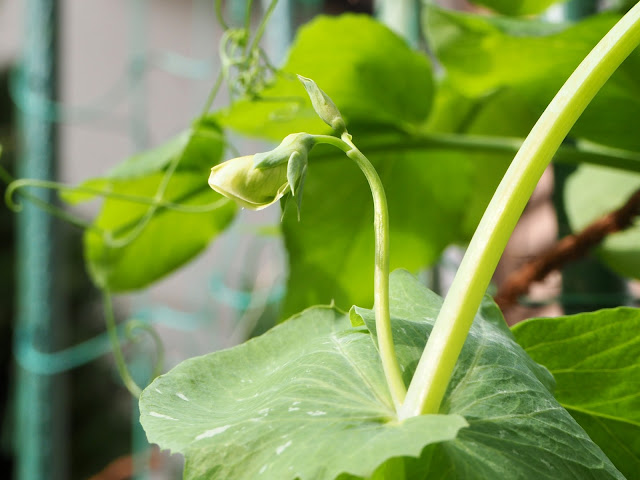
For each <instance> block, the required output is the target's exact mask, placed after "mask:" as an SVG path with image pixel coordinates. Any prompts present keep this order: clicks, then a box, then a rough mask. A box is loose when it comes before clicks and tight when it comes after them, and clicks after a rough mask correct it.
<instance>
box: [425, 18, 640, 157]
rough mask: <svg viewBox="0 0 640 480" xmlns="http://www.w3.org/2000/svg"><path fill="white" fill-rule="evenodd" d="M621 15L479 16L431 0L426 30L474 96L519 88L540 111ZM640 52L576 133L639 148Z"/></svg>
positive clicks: (596, 101)
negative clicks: (556, 18)
mask: <svg viewBox="0 0 640 480" xmlns="http://www.w3.org/2000/svg"><path fill="white" fill-rule="evenodd" d="M619 18H620V17H619V16H617V15H615V14H602V15H599V16H595V17H591V18H588V19H586V20H583V21H581V22H580V23H577V24H573V25H558V24H548V23H544V22H541V21H538V20H536V21H530V20H515V19H504V18H496V17H480V16H473V15H469V14H462V13H456V12H453V11H447V10H442V9H439V8H436V7H430V8H429V10H428V14H427V15H426V19H427V20H426V25H425V27H426V28H425V31H426V32H427V34H428V37H429V42H430V45H431V46H432V47H433V49H434V50H435V53H436V55H437V57H438V59H439V60H440V62H441V63H442V64H443V66H444V68H445V70H446V72H447V74H448V76H449V78H450V79H451V81H452V82H453V83H454V85H455V86H456V88H458V89H459V90H460V91H461V92H463V93H465V94H467V95H469V96H472V97H473V96H478V95H484V94H486V93H487V92H491V91H493V90H495V89H498V88H504V87H508V88H512V89H514V90H516V91H517V92H518V93H519V94H520V95H522V97H523V98H524V99H526V101H527V102H528V103H529V104H530V105H531V108H532V109H533V111H534V113H536V116H539V115H540V114H541V113H542V111H543V110H544V108H545V107H546V106H547V105H548V103H549V102H550V100H551V99H552V98H553V96H554V95H555V94H556V92H557V91H558V89H559V88H560V87H561V86H562V84H563V83H564V82H565V81H566V79H567V78H568V77H569V75H570V74H571V73H572V71H573V70H574V69H575V68H576V67H577V66H578V64H579V63H580V61H582V59H583V58H584V57H585V56H586V55H587V53H588V52H589V51H590V50H591V48H593V46H595V44H596V43H597V42H598V41H599V40H600V39H601V38H602V37H603V36H604V35H605V34H606V33H607V31H608V30H609V29H610V28H611V27H612V26H613V25H614V23H615V22H616V21H617V20H618V19H619ZM639 77H640V52H639V51H638V50H636V51H635V52H634V53H632V54H631V55H630V57H629V58H628V59H627V60H626V61H625V62H624V63H623V64H622V65H621V67H620V68H619V69H618V71H617V72H616V73H615V74H614V75H613V76H612V77H611V79H610V80H609V81H608V82H607V84H606V85H605V86H604V87H603V88H602V90H601V91H600V92H599V93H598V95H597V96H596V97H595V99H594V100H593V102H592V103H591V104H590V105H589V107H588V108H587V109H586V110H585V112H584V113H583V115H582V116H581V118H580V119H579V120H578V122H577V123H576V125H575V127H574V128H573V130H572V132H571V135H572V136H574V137H582V138H586V139H589V140H591V141H594V142H598V143H604V144H607V145H612V146H616V147H619V148H627V149H630V150H638V149H640V136H638V135H636V131H635V122H636V118H637V112H638V111H639V110H640V83H638V81H637V79H638V78H639Z"/></svg>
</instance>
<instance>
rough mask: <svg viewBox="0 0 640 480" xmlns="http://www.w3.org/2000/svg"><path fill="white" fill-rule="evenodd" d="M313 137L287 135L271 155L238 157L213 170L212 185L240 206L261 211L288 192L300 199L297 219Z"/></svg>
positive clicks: (268, 153)
mask: <svg viewBox="0 0 640 480" xmlns="http://www.w3.org/2000/svg"><path fill="white" fill-rule="evenodd" d="M314 144H315V140H314V138H313V136H312V135H309V134H306V133H296V134H292V135H288V136H287V137H285V139H284V140H283V141H282V142H281V143H280V145H278V146H277V147H276V148H274V149H273V150H271V151H269V152H264V153H257V154H255V155H250V156H246V157H239V158H234V159H232V160H229V161H227V162H224V163H221V164H220V165H216V166H215V167H213V168H212V169H211V175H210V176H209V186H210V187H211V188H213V189H214V190H215V191H216V192H218V193H220V194H222V195H224V196H225V197H227V198H231V199H233V200H235V201H236V202H237V203H239V204H240V205H241V206H243V207H246V208H250V209H253V210H260V209H263V208H265V207H268V206H269V205H271V204H273V203H275V202H276V201H278V200H279V199H281V198H282V197H283V196H284V195H286V194H287V193H291V194H292V195H293V196H294V197H297V200H298V201H297V206H298V217H299V216H300V201H301V197H302V187H303V185H304V179H305V176H306V173H307V159H308V156H309V151H310V150H311V148H313V145H314Z"/></svg>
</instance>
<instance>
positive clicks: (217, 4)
mask: <svg viewBox="0 0 640 480" xmlns="http://www.w3.org/2000/svg"><path fill="white" fill-rule="evenodd" d="M215 11H216V18H217V19H218V23H219V24H220V26H221V27H222V28H223V29H224V30H229V25H227V22H225V21H224V16H223V15H222V0H216V2H215Z"/></svg>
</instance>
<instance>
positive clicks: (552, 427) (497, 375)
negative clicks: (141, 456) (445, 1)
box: [7, 0, 640, 480]
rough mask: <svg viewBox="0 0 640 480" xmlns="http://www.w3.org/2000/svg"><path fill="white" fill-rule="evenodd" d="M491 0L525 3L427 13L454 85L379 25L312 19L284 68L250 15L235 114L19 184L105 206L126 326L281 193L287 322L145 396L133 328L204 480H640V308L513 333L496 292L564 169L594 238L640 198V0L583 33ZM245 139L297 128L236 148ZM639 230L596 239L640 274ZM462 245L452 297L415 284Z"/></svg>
mask: <svg viewBox="0 0 640 480" xmlns="http://www.w3.org/2000/svg"><path fill="white" fill-rule="evenodd" d="M477 3H481V4H483V5H486V6H488V7H490V8H493V9H494V10H496V11H497V12H499V13H501V14H502V15H493V16H490V15H485V16H475V15H470V14H461V13H458V12H453V11H447V10H444V9H441V8H439V7H436V6H433V5H429V6H428V7H426V9H427V15H425V20H424V22H425V31H426V32H427V35H428V42H429V45H430V46H431V47H432V49H433V53H434V55H435V56H436V57H437V59H438V61H439V63H440V64H441V65H442V69H443V72H442V73H440V74H438V75H435V74H434V73H433V71H432V68H431V64H430V61H429V59H428V58H427V57H426V56H425V55H423V54H422V53H420V52H416V51H414V50H412V49H411V48H410V47H409V46H407V45H406V43H405V42H404V41H403V40H402V39H401V38H399V37H398V36H396V35H395V34H394V33H392V32H391V31H390V30H388V29H387V28H386V27H384V26H383V25H381V24H379V23H377V22H376V21H374V20H372V19H371V18H369V17H365V16H358V15H343V16H340V17H318V18H316V19H314V20H313V21H312V22H311V23H310V24H308V25H306V26H305V27H303V28H302V29H301V30H300V32H299V34H298V37H297V39H296V41H295V42H294V44H293V46H292V48H291V52H290V54H289V57H288V60H287V62H286V64H285V66H284V67H283V68H282V69H275V68H274V67H272V66H271V65H269V64H268V62H267V64H265V63H264V62H265V60H264V56H263V55H262V53H261V51H260V49H259V46H258V41H259V37H260V35H261V34H262V31H263V30H264V29H263V26H264V22H263V23H262V24H261V25H260V28H259V29H258V31H257V33H256V35H255V36H254V37H253V38H250V36H249V32H248V29H246V28H245V29H238V30H233V29H229V30H228V31H227V34H226V35H225V37H224V39H223V45H222V48H221V52H222V54H223V59H225V62H223V64H224V65H225V66H226V69H225V70H224V75H223V76H226V77H227V78H228V79H229V78H233V79H234V83H233V92H234V94H236V99H235V101H234V102H233V103H232V104H231V105H230V106H229V107H228V108H226V109H223V110H220V111H217V112H214V113H209V106H210V103H211V102H210V101H208V102H207V106H206V108H205V113H204V114H203V115H202V116H201V117H199V118H198V119H197V120H196V121H195V122H194V123H193V125H192V126H191V128H189V129H188V130H187V131H186V132H184V133H183V134H181V135H180V136H178V137H176V138H175V139H173V140H171V141H170V142H168V143H166V144H164V145H162V146H161V147H159V148H157V149H154V150H152V151H149V152H145V153H142V154H140V155H137V156H135V157H132V158H130V159H129V160H127V161H126V162H125V163H123V164H121V165H120V166H119V167H117V168H116V169H115V170H113V171H112V172H111V173H110V174H109V175H107V176H106V177H104V178H98V179H92V180H88V181H87V182H85V183H84V184H82V185H80V186H78V187H62V186H60V185H56V184H50V183H49V182H37V181H34V180H17V181H15V182H13V183H12V184H11V186H10V187H9V189H8V191H7V200H8V203H9V204H10V205H13V206H14V207H16V208H18V207H19V204H18V203H16V201H15V200H14V194H16V193H20V194H21V195H22V196H23V197H25V199H28V198H29V194H28V190H27V187H31V188H33V187H44V188H57V189H62V190H63V192H62V197H63V199H64V200H65V201H67V202H69V203H75V202H80V201H85V200H87V199H89V198H93V197H95V196H103V197H105V201H104V204H103V208H102V210H101V212H100V214H99V215H98V217H97V218H96V219H95V220H94V222H92V223H91V224H86V225H83V227H84V228H86V231H85V238H84V245H85V258H86V262H87V266H88V270H89V272H90V274H91V276H92V279H93V280H94V282H95V283H96V285H98V286H99V287H100V288H101V289H102V291H103V292H104V293H105V300H106V303H105V304H106V306H107V307H106V313H107V315H106V316H107V319H108V321H110V322H111V323H110V325H109V328H110V331H114V329H115V327H114V325H113V314H112V312H111V307H110V305H111V301H110V296H111V294H112V293H117V292H122V291H128V290H134V289H139V288H143V287H145V286H147V285H149V284H151V283H153V282H154V281H156V280H157V279H159V278H161V277H162V276H164V275H166V274H168V273H169V272H171V271H173V270H174V269H176V268H177V267H179V266H180V265H182V264H184V263H185V262H186V261H188V260H190V259H192V258H193V257H194V256H195V255H196V254H197V253H198V252H200V251H201V250H203V249H204V248H205V247H206V246H207V245H208V244H209V243H210V242H211V241H212V239H213V238H215V236H216V235H218V234H219V233H220V232H222V231H223V230H224V229H225V228H226V227H227V226H228V225H229V224H230V222H231V221H232V219H233V218H234V217H235V215H236V214H237V210H238V207H243V208H247V209H253V210H259V209H263V208H267V207H269V206H271V205H273V204H275V203H278V202H279V203H280V205H281V207H282V211H283V217H282V233H283V237H284V240H285V245H286V247H287V250H288V252H289V257H290V258H289V262H290V264H289V270H290V275H289V280H288V292H287V296H286V299H285V302H284V306H283V314H284V316H285V317H289V318H288V319H287V320H286V321H283V322H282V323H281V324H279V325H277V326H276V327H274V328H273V329H271V330H270V331H268V332H267V333H265V334H264V335H262V336H260V337H257V338H254V339H251V340H249V341H247V342H245V343H243V344H241V345H239V346H236V347H234V348H231V349H228V350H224V351H218V352H214V353H211V354H208V355H205V356H201V357H197V358H191V359H188V360H186V361H184V362H183V363H181V364H180V365H178V366H177V367H175V368H174V369H172V370H171V371H169V372H168V373H166V374H164V375H160V376H158V377H157V378H156V379H155V380H154V381H153V382H152V383H151V384H150V385H148V386H147V387H146V388H144V389H142V388H141V387H139V386H138V385H137V384H136V383H135V382H134V381H133V379H132V378H131V376H130V375H129V374H128V372H127V368H126V364H125V362H124V357H123V355H122V353H121V351H120V347H119V346H118V343H117V338H114V352H115V355H116V360H117V363H118V367H119V370H120V371H121V374H122V376H123V379H124V381H125V383H126V384H127V386H128V387H129V389H130V390H131V391H132V393H133V394H135V395H139V398H140V411H141V422H142V425H143V426H144V428H145V430H146V432H147V435H148V438H149V441H150V442H153V443H157V444H158V445H160V447H161V448H164V449H170V450H171V451H172V452H179V453H181V454H183V455H184V457H185V467H184V478H185V479H193V480H195V479H216V478H219V479H236V478H237V479H259V478H266V479H292V480H294V479H300V480H307V479H318V480H320V479H322V480H333V479H340V480H348V479H357V478H365V479H376V480H377V479H379V480H382V479H423V478H424V479H426V478H447V479H449V478H451V479H453V478H456V479H458V478H459V479H476V478H477V479H487V478H531V479H539V478H553V479H564V478H603V479H604V478H625V476H626V477H627V478H634V476H637V474H638V472H639V471H640V393H639V392H640V383H639V379H640V337H639V336H638V331H639V328H640V311H639V310H637V309H634V308H630V307H618V308H615V309H608V310H600V311H597V312H592V313H584V314H578V315H573V316H564V317H558V318H546V319H545V318H537V319H530V320H527V321H525V322H523V323H521V324H518V325H517V326H515V327H513V328H512V329H509V328H508V327H507V325H506V323H505V321H504V318H503V316H502V313H501V311H500V309H499V308H498V306H497V305H496V304H495V303H494V302H493V300H492V298H491V297H490V296H488V295H486V291H487V288H488V286H489V283H490V280H491V277H492V275H493V273H494V271H495V268H496V265H497V263H498V260H499V259H500V256H501V254H502V252H503V250H504V248H505V246H506V243H507V240H508V238H509V236H510V235H511V232H512V231H513V229H514V227H515V224H516V222H517V220H518V218H519V217H520V215H521V213H522V211H523V209H524V208H525V206H526V203H527V201H528V200H529V198H530V196H531V194H532V192H533V189H534V187H535V186H536V184H537V182H538V180H539V178H540V177H541V175H542V173H543V171H544V170H545V168H546V167H547V166H548V165H549V163H550V162H551V161H552V159H553V160H554V161H556V162H566V163H572V164H580V166H579V168H578V170H577V172H576V173H575V174H574V175H573V176H572V177H571V179H570V184H569V188H568V189H567V192H568V194H567V195H568V197H567V199H566V200H567V203H568V205H569V208H568V210H569V215H570V220H571V222H572V224H573V225H574V227H575V228H576V229H579V228H581V227H582V226H584V225H586V224H588V223H589V221H591V220H593V219H594V218H595V217H597V216H598V215H600V214H602V213H604V212H606V211H608V210H610V209H611V208H615V207H616V206H618V205H619V204H621V203H622V202H623V201H624V200H625V199H626V197H627V196H629V194H631V193H633V191H634V190H636V189H638V187H640V176H638V172H640V153H638V152H640V136H638V135H637V131H636V130H637V121H636V120H635V119H636V118H637V115H638V111H640V89H639V88H638V85H639V84H638V78H640V53H639V52H638V50H636V47H637V46H638V44H640V4H636V5H635V6H630V5H626V6H620V7H619V10H623V11H624V12H626V13H625V14H624V15H622V14H621V12H620V11H619V10H612V11H609V12H606V13H603V14H601V15H598V16H594V17H591V18H588V19H586V20H584V21H582V22H578V23H575V24H570V25H569V24H549V23H545V22H544V21H542V20H540V19H539V18H535V17H529V18H527V19H522V18H519V16H520V15H524V14H526V15H532V14H535V13H537V12H539V11H541V10H543V9H544V8H545V7H547V6H548V5H549V4H551V3H553V2H552V1H538V2H536V1H514V2H500V1H491V0H484V1H478V2H477ZM272 5H275V2H272ZM219 6H220V3H218V7H219ZM269 12H270V10H268V12H267V13H269ZM267 17H268V15H267ZM264 21H266V18H265V20H264ZM234 69H236V70H234ZM234 72H235V73H234ZM265 72H267V73H268V72H270V73H271V74H272V76H269V75H266V73H265ZM614 72H615V73H614ZM294 74H298V76H296V75H294ZM265 75H266V76H265ZM303 75H304V76H303ZM225 129H233V130H235V131H237V132H241V133H244V134H247V135H251V136H259V137H261V138H265V139H277V140H278V141H279V142H280V143H279V145H278V146H277V147H276V148H274V149H273V150H271V151H268V152H264V153H256V154H252V155H246V156H238V157H237V158H233V159H231V160H228V161H225V162H221V160H222V157H223V155H224V147H225V144H226V140H225ZM524 137H526V138H524ZM514 154H515V157H514ZM211 167H212V168H211ZM207 175H208V176H209V177H208V178H209V180H208V185H207V182H206V178H207ZM18 190H19V192H18ZM585 191H586V192H590V191H592V192H606V197H605V196H604V193H602V194H601V195H598V196H596V195H591V196H589V195H588V194H585ZM371 200H373V208H372V207H371ZM132 205H133V207H132ZM45 208H49V209H51V211H52V212H53V213H55V214H57V215H62V216H65V217H66V218H68V219H69V220H70V221H73V222H75V223H80V222H79V221H78V220H77V219H75V218H72V217H70V216H69V214H68V213H66V212H64V211H61V210H56V209H54V207H52V206H45ZM372 226H373V229H372ZM372 230H373V235H372ZM175 232H188V234H187V233H185V234H179V235H176V234H175ZM639 237H640V231H639V230H638V229H637V228H635V227H634V228H630V229H628V230H627V231H625V232H624V233H623V234H620V235H614V236H611V237H610V238H608V239H607V240H606V241H605V242H604V243H603V245H602V246H601V247H600V249H599V251H598V254H599V255H600V256H601V258H602V259H603V260H604V261H606V262H607V263H608V264H609V265H610V266H611V267H612V268H614V269H616V270H617V271H618V272H620V273H621V274H623V275H626V276H628V277H633V278H638V277H640V268H639V267H640V262H639V261H638V258H640V252H639V246H640V238H639ZM158 238H161V239H162V242H158V241H157V239H158ZM463 242H464V243H466V242H468V248H467V251H466V254H465V256H464V259H463V261H462V264H461V265H460V268H459V270H458V272H457V274H456V276H455V279H454V281H453V284H452V285H451V288H450V290H449V292H448V293H447V295H446V297H445V298H444V299H442V298H441V297H440V296H438V295H437V294H436V293H434V292H432V291H430V290H429V289H427V288H426V287H425V286H423V284H422V283H421V282H420V281H419V280H418V279H417V278H416V277H414V276H413V275H412V274H411V273H410V271H416V270H417V269H419V268H422V267H424V266H425V265H429V264H431V263H433V262H434V261H435V260H436V259H437V257H438V256H439V254H440V253H441V251H442V250H443V248H444V247H446V246H447V245H449V244H452V243H463ZM392 269H395V270H393V271H392V272H391V270H392ZM390 272H391V273H390ZM314 304H317V305H316V306H312V305H314ZM371 305H373V307H372V308H368V307H369V306H371Z"/></svg>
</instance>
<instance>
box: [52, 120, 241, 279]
mask: <svg viewBox="0 0 640 480" xmlns="http://www.w3.org/2000/svg"><path fill="white" fill-rule="evenodd" d="M223 145H224V138H223V136H222V132H221V130H220V127H218V126H217V125H216V124H214V123H212V122H199V123H197V124H195V125H194V126H193V127H192V128H191V129H189V130H188V131H186V132H183V133H181V134H180V135H178V136H176V137H175V138H173V139H171V140H169V141H168V142H166V143H164V144H163V145H161V146H159V147H157V148H154V149H152V150H149V151H147V152H144V153H141V154H138V155H134V156H133V157H131V158H129V159H127V160H125V161H124V162H123V163H121V164H120V165H118V166H117V167H116V168H114V169H113V170H112V171H111V172H110V173H109V174H107V175H106V176H105V177H103V178H96V179H91V180H88V181H86V182H85V183H84V184H82V185H81V187H88V188H92V189H95V190H97V191H104V192H105V193H107V194H109V195H106V197H105V198H106V199H105V201H104V203H103V205H102V208H101V210H100V213H99V214H98V216H97V217H96V218H95V219H94V221H93V228H89V229H87V230H86V231H85V234H84V254H85V260H86V264H87V268H88V270H89V273H90V275H91V278H92V279H93V281H94V283H96V285H98V286H100V287H105V288H108V289H110V290H112V291H114V292H117V291H127V290H134V289H139V288H142V287H145V286H147V285H149V284H150V283H153V282H154V281H156V280H158V279H160V278H161V277H163V276H165V275H167V274H169V273H170V272H172V271H173V270H175V269H176V268H178V267H180V266H182V265H183V264H184V263H186V262H188V261H189V260H191V259H192V258H193V257H194V256H195V255H197V254H198V253H200V252H201V251H202V250H203V249H204V248H206V246H207V245H208V244H209V243H210V242H211V240H212V239H213V238H214V237H215V236H216V235H217V234H218V233H220V232H221V231H223V230H224V229H225V228H226V227H227V225H228V224H229V223H230V222H231V220H232V219H233V217H234V215H235V211H236V207H235V205H234V204H233V202H231V201H228V200H226V199H224V198H223V197H222V196H220V195H219V194H217V193H215V192H213V191H212V190H211V189H210V188H209V186H208V185H207V177H208V176H209V171H210V169H211V167H212V166H213V165H215V164H217V163H218V162H219V161H220V158H221V156H222V150H223ZM170 169H171V170H172V171H171V172H169V173H168V171H169V170H170ZM163 186H164V187H166V188H165V190H164V192H163V194H162V195H161V196H159V195H158V192H159V190H160V189H161V188H163ZM96 195H97V194H93V193H89V194H88V193H86V192H83V191H82V190H79V191H77V192H74V191H69V192H66V193H65V194H64V195H63V198H64V200H66V201H67V202H69V203H78V202H83V201H88V200H91V199H93V198H95V196H96ZM125 197H137V199H138V200H137V201H133V200H130V199H127V198H125ZM156 197H159V198H156ZM154 199H155V200H154ZM154 203H161V205H159V206H154V205H153V204H154ZM176 204H180V206H182V207H186V208H187V209H189V211H187V210H185V209H184V208H183V209H182V210H181V209H179V208H176ZM176 232H182V233H180V234H178V233H176Z"/></svg>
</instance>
